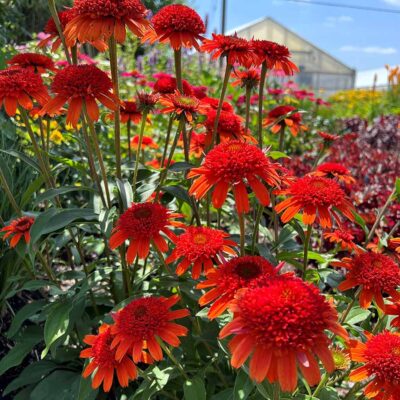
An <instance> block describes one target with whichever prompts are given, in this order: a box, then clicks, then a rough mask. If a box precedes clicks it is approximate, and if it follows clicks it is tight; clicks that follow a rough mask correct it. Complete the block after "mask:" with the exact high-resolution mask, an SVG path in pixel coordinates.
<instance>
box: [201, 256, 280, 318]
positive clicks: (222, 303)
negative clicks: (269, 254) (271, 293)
mask: <svg viewBox="0 0 400 400" xmlns="http://www.w3.org/2000/svg"><path fill="white" fill-rule="evenodd" d="M276 273H277V269H275V268H274V266H273V265H272V264H271V263H270V262H269V261H267V260H266V259H265V258H263V257H260V256H241V257H235V258H232V259H231V260H229V261H227V262H225V263H223V264H220V265H218V267H217V268H216V269H213V270H210V271H209V272H208V273H207V279H206V280H205V281H203V282H201V283H199V284H198V285H197V286H196V288H197V289H210V290H209V291H208V292H207V293H205V294H203V295H202V296H201V297H200V299H199V304H200V306H205V305H207V304H209V303H212V304H211V307H210V310H209V311H208V317H209V318H210V319H214V318H216V317H218V316H219V315H221V314H222V313H223V312H224V311H225V310H227V309H228V307H229V305H230V303H231V302H232V301H233V299H234V298H235V295H236V293H237V292H238V291H239V290H240V289H244V288H248V287H250V286H252V285H256V282H258V281H260V282H262V283H264V282H265V281H266V280H268V279H270V278H271V277H272V276H275V275H276Z"/></svg>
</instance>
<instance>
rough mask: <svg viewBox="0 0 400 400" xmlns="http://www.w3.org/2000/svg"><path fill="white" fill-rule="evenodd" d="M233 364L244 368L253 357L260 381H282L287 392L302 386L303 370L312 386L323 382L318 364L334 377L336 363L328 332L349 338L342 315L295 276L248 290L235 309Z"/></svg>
mask: <svg viewBox="0 0 400 400" xmlns="http://www.w3.org/2000/svg"><path fill="white" fill-rule="evenodd" d="M230 308H231V310H232V312H233V313H234V318H233V320H232V322H230V323H228V324H227V325H226V326H225V327H224V328H223V329H222V330H221V332H220V335H219V336H220V338H221V339H223V338H225V337H227V336H229V335H234V338H233V339H232V340H231V341H230V342H229V349H230V351H231V353H232V359H231V364H232V366H233V367H234V368H239V367H240V366H242V365H243V364H244V362H245V361H246V360H247V359H248V358H249V357H250V365H249V374H250V377H251V378H252V379H254V380H255V381H256V382H262V381H263V380H264V379H268V381H269V382H271V383H273V382H278V383H279V385H280V387H281V389H282V390H283V391H284V392H293V391H294V390H295V389H296V386H297V375H298V372H297V369H298V368H299V369H300V371H301V373H302V375H303V377H304V379H305V380H306V381H307V382H308V384H309V385H310V386H314V385H316V384H318V382H319V381H320V379H321V375H320V368H319V365H318V361H317V359H320V360H321V361H322V364H323V365H324V367H325V369H326V370H327V371H328V373H329V372H333V371H334V369H335V364H334V361H333V357H332V352H331V350H330V344H331V340H330V339H329V338H328V336H327V334H326V330H330V331H332V332H333V333H335V334H337V335H339V336H341V337H343V338H347V337H348V335H347V332H346V331H345V330H344V328H343V327H342V326H340V325H339V324H338V321H337V312H336V310H335V309H334V308H333V307H332V305H331V304H330V303H329V302H328V301H327V300H326V299H325V297H324V296H323V295H322V294H321V293H320V292H319V290H318V289H317V288H316V287H315V286H314V285H312V284H309V283H305V282H304V281H302V280H301V279H299V278H295V277H293V276H281V277H278V278H272V279H270V281H269V282H268V283H266V286H263V287H256V288H252V289H248V290H246V291H244V293H242V294H241V295H239V297H238V298H237V299H236V301H235V302H234V303H233V304H232V305H231V307H230Z"/></svg>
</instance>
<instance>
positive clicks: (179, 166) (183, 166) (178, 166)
mask: <svg viewBox="0 0 400 400" xmlns="http://www.w3.org/2000/svg"><path fill="white" fill-rule="evenodd" d="M193 167H194V165H193V164H189V163H186V162H176V163H174V164H172V165H171V166H170V167H169V169H168V170H169V171H171V172H184V171H187V170H188V169H191V168H193Z"/></svg>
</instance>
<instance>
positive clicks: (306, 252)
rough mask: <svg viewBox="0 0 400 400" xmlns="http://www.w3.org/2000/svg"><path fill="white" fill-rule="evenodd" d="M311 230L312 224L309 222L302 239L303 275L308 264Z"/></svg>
mask: <svg viewBox="0 0 400 400" xmlns="http://www.w3.org/2000/svg"><path fill="white" fill-rule="evenodd" d="M311 232H312V225H311V224H310V225H308V226H307V233H306V238H305V241H304V257H303V276H304V275H305V273H306V269H307V265H308V249H309V247H310V240H311Z"/></svg>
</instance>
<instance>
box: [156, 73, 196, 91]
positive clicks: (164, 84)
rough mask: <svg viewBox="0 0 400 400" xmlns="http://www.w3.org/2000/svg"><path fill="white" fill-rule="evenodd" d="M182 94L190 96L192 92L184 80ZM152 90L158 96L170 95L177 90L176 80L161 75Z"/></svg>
mask: <svg viewBox="0 0 400 400" xmlns="http://www.w3.org/2000/svg"><path fill="white" fill-rule="evenodd" d="M182 87H183V93H184V95H186V96H192V95H193V90H192V87H191V86H190V83H189V82H188V81H186V80H185V79H183V80H182ZM153 90H154V92H155V93H159V94H172V93H175V91H176V90H178V87H177V83H176V78H174V77H173V76H170V75H163V76H161V77H160V78H158V79H157V81H156V83H155V84H154V87H153Z"/></svg>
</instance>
